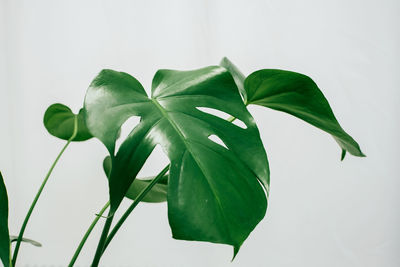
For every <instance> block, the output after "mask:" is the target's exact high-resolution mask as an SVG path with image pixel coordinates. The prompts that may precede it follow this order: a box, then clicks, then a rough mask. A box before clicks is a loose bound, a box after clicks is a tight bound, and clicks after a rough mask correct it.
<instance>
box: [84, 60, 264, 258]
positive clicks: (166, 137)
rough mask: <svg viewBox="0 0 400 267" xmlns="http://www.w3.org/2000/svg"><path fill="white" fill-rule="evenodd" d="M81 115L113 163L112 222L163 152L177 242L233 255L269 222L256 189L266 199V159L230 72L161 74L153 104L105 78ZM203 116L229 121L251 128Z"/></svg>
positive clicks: (134, 88)
mask: <svg viewBox="0 0 400 267" xmlns="http://www.w3.org/2000/svg"><path fill="white" fill-rule="evenodd" d="M84 108H85V110H86V112H85V115H86V123H87V127H88V129H89V130H90V132H91V133H92V134H93V135H94V136H95V137H97V138H98V139H100V140H101V141H102V142H103V143H104V145H105V146H106V147H107V149H108V151H109V153H110V156H111V159H112V170H111V174H110V179H109V189H110V205H111V207H110V210H111V214H112V213H113V212H115V210H116V209H117V208H118V206H119V204H120V202H121V201H122V199H123V197H124V196H125V194H126V192H127V190H128V188H129V186H130V185H131V184H132V181H133V180H134V178H135V177H136V175H137V173H138V172H139V170H140V168H141V167H142V166H143V164H144V162H145V161H146V159H147V158H148V156H149V155H150V153H151V152H152V150H153V149H154V147H155V146H156V144H160V145H161V147H162V148H163V150H164V151H165V152H166V154H167V156H168V157H169V159H170V161H171V167H170V175H169V181H168V217H169V223H170V226H171V229H172V234H173V237H174V238H177V239H185V240H199V241H210V242H215V243H223V244H230V245H232V246H234V248H235V253H236V252H237V251H238V249H239V247H240V245H241V244H242V242H243V241H244V240H245V239H246V238H247V236H248V235H249V233H250V232H251V231H252V230H253V229H254V227H255V226H256V225H257V223H258V222H259V221H260V220H261V219H262V218H263V217H264V215H265V211H266V207H267V200H266V196H265V193H264V190H263V187H262V186H261V185H260V183H259V181H260V182H261V183H262V184H263V185H264V187H265V189H266V190H267V192H268V184H269V170H268V161H267V157H266V154H265V151H264V148H263V145H262V142H261V140H260V136H259V132H258V129H257V126H256V124H255V122H254V119H253V118H252V117H251V115H250V113H249V112H248V111H247V109H246V107H245V105H244V104H243V101H242V99H241V97H240V95H239V93H238V88H237V87H236V85H235V83H234V80H233V79H232V76H231V75H230V74H229V73H228V72H227V70H226V69H224V68H221V67H217V66H211V67H207V68H203V69H199V70H194V71H174V70H159V71H158V72H157V73H156V75H155V77H154V79H153V83H152V96H151V98H148V96H147V94H146V92H145V90H144V89H143V87H142V85H141V84H140V83H139V82H138V81H137V80H136V79H135V78H133V77H132V76H130V75H129V74H126V73H123V72H116V71H112V70H103V71H102V72H101V73H100V74H99V75H98V76H97V77H96V78H95V79H94V81H93V82H92V84H91V86H90V87H89V89H88V91H87V94H86V98H85V105H84ZM199 108H200V109H201V108H211V109H216V110H219V111H222V112H225V113H228V114H230V115H231V116H234V117H236V118H238V120H240V121H242V122H243V123H244V124H245V125H246V127H245V128H241V127H239V126H237V125H235V124H233V123H231V122H228V121H226V120H224V119H221V118H220V117H218V116H214V115H212V114H209V113H207V112H203V111H201V110H200V109H199ZM131 116H140V117H141V121H140V123H139V124H138V126H136V127H135V128H134V129H133V131H132V132H131V133H130V134H129V136H128V137H127V138H126V140H125V141H124V142H123V143H122V145H121V146H120V148H119V150H118V152H117V153H116V154H115V141H116V138H117V135H118V131H119V129H120V127H121V125H122V124H123V123H124V122H125V121H126V120H127V119H128V118H130V117H131ZM211 135H215V136H218V137H219V138H220V139H221V140H222V141H223V143H224V145H225V146H223V145H221V144H218V143H216V142H214V141H212V140H210V139H209V138H208V137H210V136H211Z"/></svg>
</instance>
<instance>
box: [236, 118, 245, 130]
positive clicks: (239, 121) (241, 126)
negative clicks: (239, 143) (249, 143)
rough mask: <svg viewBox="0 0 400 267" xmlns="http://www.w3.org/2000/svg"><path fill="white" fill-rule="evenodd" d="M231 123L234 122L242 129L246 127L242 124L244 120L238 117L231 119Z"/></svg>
mask: <svg viewBox="0 0 400 267" xmlns="http://www.w3.org/2000/svg"><path fill="white" fill-rule="evenodd" d="M232 123H233V124H235V125H236V126H239V127H240V128H242V129H247V125H246V124H244V122H243V121H241V120H239V119H235V120H234V121H232Z"/></svg>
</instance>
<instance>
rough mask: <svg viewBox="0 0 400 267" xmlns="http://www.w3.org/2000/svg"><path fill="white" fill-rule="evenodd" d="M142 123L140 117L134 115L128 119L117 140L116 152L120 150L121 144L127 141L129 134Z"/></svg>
mask: <svg viewBox="0 0 400 267" xmlns="http://www.w3.org/2000/svg"><path fill="white" fill-rule="evenodd" d="M139 123H140V117H138V116H132V117H130V118H129V119H127V120H126V121H125V122H124V123H123V124H122V126H121V129H120V134H119V137H118V139H117V141H116V142H115V153H117V151H118V150H119V147H120V146H121V144H122V143H123V142H124V141H125V139H126V138H127V137H128V135H129V134H130V133H131V132H132V131H133V129H134V128H135V127H136V126H137V125H138V124H139Z"/></svg>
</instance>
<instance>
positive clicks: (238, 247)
mask: <svg viewBox="0 0 400 267" xmlns="http://www.w3.org/2000/svg"><path fill="white" fill-rule="evenodd" d="M239 250H240V245H234V246H233V257H232V259H231V262H233V260H234V259H235V258H236V255H237V254H238V253H239Z"/></svg>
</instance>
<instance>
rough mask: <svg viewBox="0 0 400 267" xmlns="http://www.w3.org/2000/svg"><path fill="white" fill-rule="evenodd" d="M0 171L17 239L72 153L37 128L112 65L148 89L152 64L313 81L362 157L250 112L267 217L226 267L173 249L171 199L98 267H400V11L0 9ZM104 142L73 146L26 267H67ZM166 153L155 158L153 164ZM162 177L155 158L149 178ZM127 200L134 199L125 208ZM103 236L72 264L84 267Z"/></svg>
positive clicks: (98, 200)
mask: <svg viewBox="0 0 400 267" xmlns="http://www.w3.org/2000/svg"><path fill="white" fill-rule="evenodd" d="M0 3H1V5H0V7H1V10H0V11H1V13H0V14H1V20H0V21H1V22H0V23H1V27H0V34H1V35H0V38H1V42H0V56H1V57H0V58H1V60H0V77H1V79H0V90H1V91H0V118H1V122H2V125H3V127H2V130H1V132H0V145H1V153H0V170H1V171H2V173H3V175H4V176H5V181H6V184H7V187H8V189H9V198H10V207H11V211H10V230H11V233H13V234H16V233H17V232H18V229H19V227H20V225H21V223H22V220H23V217H24V215H25V213H26V211H27V209H28V207H29V205H30V202H31V200H32V198H33V196H34V195H35V192H36V190H37V189H38V187H39V185H40V183H41V181H42V179H43V177H44V175H45V173H46V172H47V169H48V168H49V166H50V164H51V162H52V160H53V159H54V157H55V156H56V155H57V153H58V151H59V150H60V149H61V147H62V146H63V144H64V143H63V142H62V141H60V140H57V139H56V138H54V137H52V136H50V135H49V134H47V132H46V130H45V129H44V127H43V125H42V117H43V113H44V111H45V109H46V108H47V106H48V105H50V104H52V103H55V102H62V103H65V104H67V105H69V106H71V107H72V108H73V109H74V110H75V111H77V110H78V109H79V108H80V107H81V105H82V101H83V97H84V94H85V91H86V88H87V86H88V84H89V83H90V81H91V80H92V79H93V77H94V76H95V75H96V73H97V72H99V71H100V70H101V69H103V68H113V69H116V70H121V71H125V72H128V73H131V74H132V75H134V76H135V77H136V78H138V79H139V80H140V81H141V82H142V84H143V85H144V86H146V87H147V88H148V87H149V85H150V83H151V78H152V75H153V74H154V73H155V71H156V70H157V69H159V68H173V69H191V68H198V67H202V66H206V65H213V64H217V63H218V62H219V60H220V59H221V57H223V56H228V57H229V58H230V59H231V60H232V61H234V62H235V63H236V64H237V65H238V66H239V67H240V68H241V69H242V71H243V72H244V73H245V74H250V73H251V72H252V71H254V70H257V69H260V68H282V69H288V70H294V71H298V72H302V73H305V74H308V75H309V76H311V77H312V78H313V79H314V80H315V81H316V82H317V84H318V85H319V86H320V88H322V89H323V92H324V94H325V95H326V96H327V98H328V100H329V101H330V103H331V106H332V107H333V109H334V111H335V114H336V115H337V117H338V119H339V121H340V122H341V124H342V126H343V127H344V128H345V129H346V130H347V131H348V132H349V133H350V134H351V135H352V136H353V137H354V138H355V139H356V140H357V141H359V143H360V144H361V147H362V149H363V151H364V152H365V153H366V154H367V156H368V157H367V158H362V159H361V158H355V157H352V156H348V157H347V158H346V160H345V161H344V162H340V161H339V157H340V151H339V148H338V146H337V145H336V143H335V142H334V141H333V139H332V138H330V137H329V136H328V135H327V134H325V133H323V132H321V131H319V130H317V129H314V128H312V127H311V126H308V125H306V124H305V123H304V122H302V121H299V120H297V119H295V118H292V117H290V116H289V115H286V114H282V113H279V112H276V111H269V110H265V109H261V108H251V111H253V114H254V116H255V118H256V120H257V121H258V123H259V128H260V131H261V134H262V139H263V141H264V144H265V147H266V150H267V152H268V155H269V160H270V165H271V170H272V177H271V196H270V203H269V208H268V212H267V216H266V218H265V219H264V220H263V221H262V222H261V223H260V224H259V225H258V227H257V228H256V230H255V231H254V232H253V233H252V234H251V236H250V237H249V238H248V240H247V241H246V242H245V243H244V245H243V247H242V249H241V252H240V253H239V255H238V256H237V258H236V259H235V261H234V262H233V263H230V259H231V256H232V249H231V248H230V247H227V246H222V245H213V244H208V243H199V242H185V241H177V240H173V239H172V238H171V233H170V230H169V226H168V221H167V216H166V215H167V210H166V205H165V204H159V205H151V204H143V205H140V207H138V209H137V210H136V211H135V213H134V215H133V216H132V217H131V218H129V220H128V222H127V223H126V225H125V227H124V228H123V230H122V231H121V232H120V233H119V234H118V235H117V237H116V238H115V240H114V241H113V243H112V245H111V246H110V248H109V250H108V251H107V253H106V254H105V256H104V258H103V261H102V262H103V265H102V266H109V267H114V266H163V267H168V266H232V267H233V266H308V267H311V266H332V267H333V266H340V267H345V266H349V267H350V266H352V267H353V266H363V267H364V266H389V267H390V266H393V267H394V266H399V265H400V254H398V252H399V250H400V231H399V230H398V226H399V224H400V216H399V215H400V213H399V206H398V203H399V196H398V193H397V190H398V188H399V186H400V181H399V179H398V178H399V175H398V173H399V170H400V167H399V164H398V160H399V156H398V151H399V148H400V146H399V139H398V137H399V130H400V126H399V119H398V115H399V104H400V103H399V102H400V93H399V85H400V78H399V77H400V76H399V75H398V72H399V67H400V63H399V59H400V58H399V50H398V47H399V45H400V31H399V25H400V24H399V22H400V21H399V15H400V12H399V11H400V2H399V1H397V0H380V1H377V0H375V1H372V0H363V1H361V0H336V1H318V0H303V1H289V0H279V1H277V0H270V1H232V0H231V1H228V0H226V1H209V0H208V1H178V0H169V1H162V0H148V1H121V0H113V1H110V0H103V1H99V0H97V1H72V0H71V1H54V0H48V1H45V0H38V1H22V0H10V1H7V0H3V1H2V2H0ZM105 155H106V150H105V149H104V148H103V146H102V145H101V144H100V142H99V141H97V140H91V141H88V142H85V143H81V144H73V145H72V146H71V147H70V148H69V149H68V151H67V152H66V153H65V155H64V156H63V158H62V159H61V161H60V164H59V165H58V166H57V167H56V169H55V171H54V173H53V176H52V177H51V180H50V182H49V184H48V186H47V187H46V190H45V192H44V194H43V196H42V198H41V199H40V201H39V203H38V206H37V208H36V210H35V212H34V214H33V216H32V219H31V221H30V224H29V225H28V228H27V231H26V236H27V237H30V238H33V239H36V240H38V241H40V242H42V243H43V245H44V246H43V247H42V248H36V247H32V246H30V245H25V244H24V245H23V246H22V248H21V250H20V258H19V263H20V265H19V266H66V264H67V262H68V261H69V259H70V258H71V256H72V254H73V251H74V250H75V248H76V246H77V243H78V241H79V240H80V238H81V236H82V235H83V233H84V231H85V230H86V228H87V227H88V225H89V223H90V222H91V220H92V218H93V215H94V214H95V213H96V212H97V211H98V210H99V209H100V207H101V206H102V205H103V204H104V203H105V202H106V200H107V192H108V190H107V185H106V181H105V178H104V175H103V172H102V169H101V161H102V159H103V157H104V156H105ZM158 157H159V158H162V157H161V155H158ZM161 167H162V163H161V162H154V163H153V166H152V168H147V171H146V172H145V174H148V175H150V174H153V173H154V172H155V169H160V168H161ZM127 204H129V203H125V204H124V205H125V206H126V205H127ZM99 230H100V227H97V228H96V233H95V234H94V235H93V236H92V237H91V238H90V240H89V242H88V243H87V245H86V246H85V248H84V251H83V252H82V255H81V257H80V259H79V262H78V264H77V266H88V265H89V264H90V262H91V258H92V256H93V252H94V249H95V246H96V242H97V240H98V236H99Z"/></svg>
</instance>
